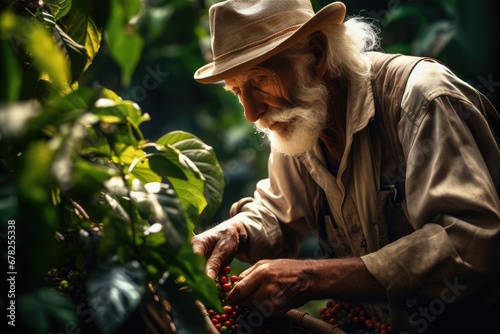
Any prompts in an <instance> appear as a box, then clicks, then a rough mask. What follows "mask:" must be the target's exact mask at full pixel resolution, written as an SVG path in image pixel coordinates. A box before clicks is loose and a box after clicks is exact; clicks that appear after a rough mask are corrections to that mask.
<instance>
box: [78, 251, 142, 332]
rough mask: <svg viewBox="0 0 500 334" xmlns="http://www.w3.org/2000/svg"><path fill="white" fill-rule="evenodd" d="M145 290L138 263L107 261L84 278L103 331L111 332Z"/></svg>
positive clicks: (133, 306)
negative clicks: (86, 279)
mask: <svg viewBox="0 0 500 334" xmlns="http://www.w3.org/2000/svg"><path fill="white" fill-rule="evenodd" d="M145 290H146V277H145V275H144V272H143V270H142V268H141V266H140V265H139V263H138V262H136V261H132V262H129V263H126V264H124V265H118V264H116V265H115V264H107V265H104V266H102V267H100V268H99V269H98V270H96V271H95V272H94V273H93V274H92V276H90V277H89V279H88V281H87V291H88V294H89V304H90V306H91V308H92V309H93V311H94V312H95V315H96V318H95V321H96V324H97V326H98V327H99V329H100V330H101V331H102V332H103V333H112V332H113V331H115V330H116V329H117V328H118V327H119V326H120V325H122V324H123V323H124V322H125V320H126V319H127V318H128V316H129V315H130V314H131V313H132V312H133V311H134V310H135V309H136V308H137V306H138V305H139V303H140V302H141V299H142V296H143V294H144V292H145Z"/></svg>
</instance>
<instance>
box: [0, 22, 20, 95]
mask: <svg viewBox="0 0 500 334" xmlns="http://www.w3.org/2000/svg"><path fill="white" fill-rule="evenodd" d="M4 19H5V17H4V16H3V15H2V16H1V17H0V20H4ZM0 25H2V23H1V22H0ZM0 32H1V30H0ZM0 54H1V55H2V61H1V62H0V78H2V80H0V102H14V101H16V100H17V99H18V98H19V91H20V89H21V78H22V74H21V67H20V66H19V62H18V60H17V59H16V55H15V54H14V50H12V46H11V45H10V43H9V42H8V41H7V40H4V39H0Z"/></svg>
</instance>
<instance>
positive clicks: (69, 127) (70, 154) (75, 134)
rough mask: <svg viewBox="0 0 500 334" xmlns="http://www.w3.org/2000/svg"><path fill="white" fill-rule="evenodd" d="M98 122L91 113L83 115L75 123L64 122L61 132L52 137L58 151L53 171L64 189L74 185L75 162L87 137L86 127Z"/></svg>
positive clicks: (53, 144)
mask: <svg viewBox="0 0 500 334" xmlns="http://www.w3.org/2000/svg"><path fill="white" fill-rule="evenodd" d="M95 122H97V117H96V116H95V115H93V114H91V113H85V114H83V115H81V116H80V117H79V118H78V119H77V120H76V121H75V122H74V124H71V123H70V124H63V125H62V126H61V127H60V133H58V135H57V136H55V137H54V138H53V139H52V143H51V144H52V146H53V147H56V148H57V153H56V156H55V158H54V162H53V164H52V173H53V175H54V177H55V178H56V180H57V181H58V184H59V186H60V187H61V189H62V190H68V189H70V188H71V187H73V185H74V182H75V180H74V179H73V177H74V171H75V163H76V161H77V159H78V156H77V153H78V150H79V148H80V144H81V141H82V140H83V139H84V138H85V137H86V134H87V133H86V130H85V129H86V127H87V126H89V125H92V124H94V123H95Z"/></svg>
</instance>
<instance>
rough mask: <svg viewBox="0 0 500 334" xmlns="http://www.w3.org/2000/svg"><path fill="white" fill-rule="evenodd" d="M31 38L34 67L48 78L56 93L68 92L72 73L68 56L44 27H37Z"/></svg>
mask: <svg viewBox="0 0 500 334" xmlns="http://www.w3.org/2000/svg"><path fill="white" fill-rule="evenodd" d="M29 37H30V38H29V39H28V49H29V51H30V52H31V54H32V56H33V64H34V66H35V67H36V68H37V69H38V70H39V71H40V72H41V73H42V75H43V74H46V75H47V76H48V78H49V80H50V82H51V83H52V84H53V85H54V89H55V90H56V91H66V90H68V89H69V78H70V74H69V73H70V71H69V63H68V60H67V58H66V55H65V54H64V53H63V52H62V50H61V49H60V48H59V46H58V45H57V44H56V42H55V41H54V39H53V38H52V36H51V35H50V34H49V33H48V32H47V30H45V28H43V27H37V28H36V29H35V30H34V31H33V33H32V34H30V35H29Z"/></svg>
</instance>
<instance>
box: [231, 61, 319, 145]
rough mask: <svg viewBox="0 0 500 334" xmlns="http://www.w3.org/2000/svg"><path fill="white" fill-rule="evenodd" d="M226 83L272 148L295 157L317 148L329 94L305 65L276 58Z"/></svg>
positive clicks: (302, 62) (248, 118) (305, 63)
mask: <svg viewBox="0 0 500 334" xmlns="http://www.w3.org/2000/svg"><path fill="white" fill-rule="evenodd" d="M225 82H226V87H225V88H226V89H227V90H230V91H232V92H233V93H234V94H235V95H236V96H237V97H238V99H239V100H240V103H241V104H242V105H243V108H244V111H245V117H246V118H247V120H248V121H250V122H253V123H255V127H256V128H257V129H258V130H259V131H261V132H264V133H265V134H266V135H267V136H268V138H269V140H270V142H271V146H272V147H274V148H276V149H277V150H278V151H280V152H282V153H284V154H288V155H297V154H300V153H303V152H305V151H308V150H310V149H311V148H312V147H313V146H314V145H315V144H316V142H317V140H318V138H319V136H320V134H321V131H322V130H323V129H324V127H325V124H326V121H327V107H326V106H327V95H328V93H327V89H326V87H325V86H324V84H323V83H322V81H320V80H318V78H317V77H315V76H314V75H313V72H312V69H311V66H309V65H308V62H306V61H305V60H304V61H302V60H300V61H299V60H297V61H294V62H293V63H292V61H291V60H289V59H287V58H284V57H283V56H280V55H278V56H274V57H272V58H271V59H270V60H267V61H265V62H264V63H262V64H260V65H258V66H255V67H254V68H252V69H250V70H248V71H246V72H244V73H241V74H239V75H235V76H233V77H231V78H228V79H227V80H226V81H225Z"/></svg>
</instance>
